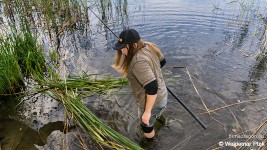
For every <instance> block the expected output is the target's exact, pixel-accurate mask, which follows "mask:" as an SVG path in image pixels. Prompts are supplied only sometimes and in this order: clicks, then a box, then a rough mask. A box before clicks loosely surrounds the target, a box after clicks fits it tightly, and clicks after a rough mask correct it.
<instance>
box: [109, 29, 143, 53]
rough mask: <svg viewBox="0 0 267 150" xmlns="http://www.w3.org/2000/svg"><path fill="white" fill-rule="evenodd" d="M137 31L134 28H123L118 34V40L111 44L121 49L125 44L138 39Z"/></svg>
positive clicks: (116, 48) (114, 47)
mask: <svg viewBox="0 0 267 150" xmlns="http://www.w3.org/2000/svg"><path fill="white" fill-rule="evenodd" d="M140 39H141V38H140V35H139V33H138V32H137V31H136V30H134V29H126V30H123V31H122V32H121V33H120V35H119V41H118V42H117V43H116V44H115V45H114V46H113V49H115V50H121V49H122V48H123V47H125V46H126V45H127V44H131V43H136V42H138V41H139V40H140Z"/></svg>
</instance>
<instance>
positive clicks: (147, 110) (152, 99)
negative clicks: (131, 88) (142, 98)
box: [142, 94, 157, 126]
mask: <svg viewBox="0 0 267 150" xmlns="http://www.w3.org/2000/svg"><path fill="white" fill-rule="evenodd" d="M146 97H147V99H146V106H145V111H144V113H143V115H142V122H143V123H144V124H146V125H148V126H149V119H150V117H151V111H152V108H153V105H154V103H155V101H156V98H157V94H155V95H148V94H147V95H146Z"/></svg>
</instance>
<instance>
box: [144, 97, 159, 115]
mask: <svg viewBox="0 0 267 150" xmlns="http://www.w3.org/2000/svg"><path fill="white" fill-rule="evenodd" d="M156 98H157V94H155V95H148V94H147V95H146V106H145V112H148V113H151V111H152V108H153V105H154V103H155V101H156Z"/></svg>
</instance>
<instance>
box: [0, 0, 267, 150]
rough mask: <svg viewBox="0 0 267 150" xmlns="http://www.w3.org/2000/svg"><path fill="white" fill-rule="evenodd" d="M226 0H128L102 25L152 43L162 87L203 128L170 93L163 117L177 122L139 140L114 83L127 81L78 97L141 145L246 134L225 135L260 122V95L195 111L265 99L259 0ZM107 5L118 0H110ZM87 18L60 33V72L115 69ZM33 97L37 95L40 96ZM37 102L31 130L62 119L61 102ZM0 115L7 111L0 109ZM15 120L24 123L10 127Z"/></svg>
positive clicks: (104, 34) (103, 38)
mask: <svg viewBox="0 0 267 150" xmlns="http://www.w3.org/2000/svg"><path fill="white" fill-rule="evenodd" d="M230 2H231V1H208V0H204V1H197V0H190V1H189V0H187V1H181V0H179V1H177V0H168V1H164V2H161V1H159V0H149V1H143V0H137V1H136V0H135V1H132V0H130V1H128V7H127V10H128V11H127V12H128V13H127V15H126V14H125V13H124V14H123V12H121V14H120V13H118V12H116V11H115V12H113V13H114V14H107V18H109V21H108V22H109V24H108V25H109V27H110V28H111V29H112V30H113V31H114V32H115V33H117V34H119V32H120V31H121V30H122V28H125V27H130V28H134V29H136V30H138V31H139V32H140V35H141V37H142V38H143V39H144V40H147V41H151V42H154V43H156V44H158V46H159V47H160V48H161V50H162V51H163V53H164V54H165V58H166V60H167V64H166V67H164V69H163V71H164V74H165V80H166V83H167V86H168V87H169V88H170V89H171V90H172V91H173V92H174V93H175V94H176V95H177V96H178V97H179V98H180V99H181V100H182V101H184V102H185V103H186V105H187V106H188V107H189V108H190V109H192V111H193V112H195V113H196V114H199V117H200V119H201V120H202V121H203V122H204V123H205V124H207V125H208V129H207V130H203V129H202V128H201V126H200V125H199V124H197V122H196V121H195V120H194V119H193V118H192V117H191V116H190V115H189V114H188V113H187V112H186V111H185V109H184V108H182V106H181V105H180V104H178V102H177V101H176V100H175V99H174V98H173V97H172V96H171V95H170V94H169V103H168V109H167V110H166V112H164V116H165V117H167V118H169V119H175V120H178V121H179V122H180V123H181V125H182V129H180V128H179V129H175V128H167V127H163V128H162V129H161V130H160V131H159V132H158V136H157V139H156V141H155V142H153V143H150V144H148V143H144V141H143V140H142V138H140V137H139V136H138V135H136V136H134V137H131V136H130V135H132V134H133V133H128V132H127V128H128V127H129V126H130V125H132V123H133V122H134V121H135V119H136V117H137V110H136V108H137V106H136V105H135V104H134V101H133V98H132V97H131V96H130V95H120V93H121V90H123V91H125V92H126V93H128V94H129V91H130V90H129V89H128V87H125V89H121V90H120V91H117V92H115V94H116V95H112V96H111V97H110V98H109V100H104V98H103V97H89V98H87V99H85V100H83V101H84V103H85V104H86V105H88V107H89V108H90V109H91V110H92V111H94V112H95V113H96V114H97V115H98V116H99V117H100V118H101V119H103V120H104V121H105V122H106V123H107V124H109V125H110V126H111V127H112V128H114V129H116V130H117V131H120V132H121V133H122V134H124V135H126V136H128V137H131V138H132V139H133V140H134V141H136V142H137V143H139V144H140V145H141V146H142V147H144V148H146V149H162V150H165V149H186V150H187V149H212V148H215V147H219V145H218V143H219V142H220V141H224V140H225V141H233V142H242V141H245V140H246V139H237V138H230V139H229V135H230V134H232V135H236V134H247V135H251V134H252V132H254V131H255V130H256V128H257V127H259V126H260V125H261V124H262V123H263V122H264V121H266V120H267V118H266V117H267V111H266V107H267V102H266V100H262V101H257V102H249V103H242V104H238V105H234V106H232V107H230V108H229V109H227V108H225V109H221V110H218V111H216V112H214V113H211V114H207V113H206V114H202V113H203V112H207V109H208V110H213V109H216V108H219V107H223V106H225V105H227V104H233V103H238V102H243V101H245V100H255V99H260V98H267V94H266V85H267V76H266V57H257V54H259V53H260V52H261V50H260V49H261V47H260V43H259V42H260V39H261V37H262V35H263V31H264V30H263V28H264V26H263V23H261V22H260V21H259V20H261V18H262V19H265V20H266V17H267V12H266V2H265V1H264V0H261V1H254V3H252V2H246V3H245V4H246V5H244V6H243V7H240V5H239V4H237V3H230ZM114 6H118V4H117V3H115V2H114ZM259 14H261V15H259ZM90 19H91V26H90V30H87V31H84V32H78V31H77V32H76V33H75V34H71V35H66V36H64V37H63V38H62V49H61V51H62V60H63V63H64V65H66V69H67V70H66V72H67V74H70V75H73V74H78V73H79V72H81V71H82V70H88V71H89V72H105V73H106V72H111V73H112V74H114V76H119V74H117V73H116V72H115V71H114V70H113V69H112V68H111V67H110V65H111V64H112V61H113V57H114V55H115V51H114V50H112V49H111V47H112V45H113V44H114V43H115V42H116V41H117V39H116V38H115V37H114V36H113V35H112V33H111V32H109V31H108V30H107V29H105V28H103V25H102V24H101V23H100V22H99V20H98V19H97V18H96V17H95V16H93V14H91V13H90ZM73 43H75V44H73ZM171 66H172V67H171ZM173 66H176V67H177V66H178V67H179V66H183V67H187V69H188V70H189V72H190V75H191V77H192V81H193V83H194V84H192V82H191V80H190V77H189V76H188V74H187V73H186V69H185V68H173ZM194 86H195V88H196V89H197V91H198V93H199V95H198V94H197V92H196V90H195V88H194ZM41 99H43V100H44V101H45V99H44V98H41ZM41 103H42V102H39V103H37V104H34V105H33V107H34V108H36V113H34V114H35V116H36V118H35V117H33V118H32V116H33V115H32V114H33V112H34V111H32V112H30V113H24V114H25V115H26V116H27V117H30V118H31V121H30V122H31V123H33V124H34V123H35V125H36V126H34V125H33V126H30V127H31V129H34V130H39V129H40V128H41V127H42V126H43V125H44V124H51V123H52V122H56V121H62V118H63V114H62V108H60V106H58V104H56V103H54V105H52V106H51V104H53V103H49V104H48V105H40V104H41ZM36 106H38V107H36ZM54 108H55V110H54ZM57 108H59V110H57ZM26 110H27V109H26ZM28 110H31V108H29V109H28ZM51 110H52V111H51ZM60 110H61V111H60ZM2 112H3V111H2ZM39 112H42V113H44V114H52V117H47V118H42V117H41V116H39V117H38V113H39ZM57 112H58V113H57ZM1 115H2V116H4V117H7V116H8V115H7V114H5V113H3V114H1ZM44 116H47V115H44ZM33 120H37V121H33ZM12 121H15V122H16V120H12ZM12 121H8V122H12ZM24 122H25V121H24ZM26 122H27V121H26ZM5 123H6V121H5V119H4V120H1V125H2V124H3V126H9V125H6V124H5ZM27 123H28V124H31V123H29V122H27ZM14 124H20V123H14ZM22 124H23V123H22ZM22 126H25V125H24V124H23V125H20V126H19V127H18V128H16V129H19V128H21V127H22ZM37 126H39V127H40V128H38V127H37ZM10 127H11V128H12V129H15V127H14V128H13V127H12V126H10ZM58 127H59V126H58ZM264 129H265V131H263V132H261V134H262V133H266V130H267V129H266V126H265V128H264ZM55 130H56V129H55ZM14 131H15V130H14ZM47 133H48V132H47ZM49 134H50V133H49ZM1 135H3V132H1ZM134 135H135V134H134ZM9 136H10V137H12V136H11V135H9ZM255 140H256V139H255ZM40 145H42V144H40ZM47 147H49V146H47ZM39 148H40V149H42V148H41V147H39ZM231 148H232V147H224V148H222V149H231ZM256 148H257V147H256ZM50 149H53V148H51V147H50Z"/></svg>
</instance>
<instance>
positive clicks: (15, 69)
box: [0, 29, 45, 94]
mask: <svg viewBox="0 0 267 150" xmlns="http://www.w3.org/2000/svg"><path fill="white" fill-rule="evenodd" d="M36 40H37V39H36V38H35V37H33V36H32V35H31V33H30V32H29V30H28V29H22V30H21V32H18V33H17V32H11V33H7V34H6V35H2V38H1V43H0V58H1V60H0V79H1V80H0V94H14V93H15V92H19V91H20V90H21V88H22V87H24V83H25V79H27V78H33V77H34V78H35V79H38V80H40V81H41V80H43V79H44V71H45V60H44V56H43V52H42V49H41V48H40V46H38V44H37V41H36Z"/></svg>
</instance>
